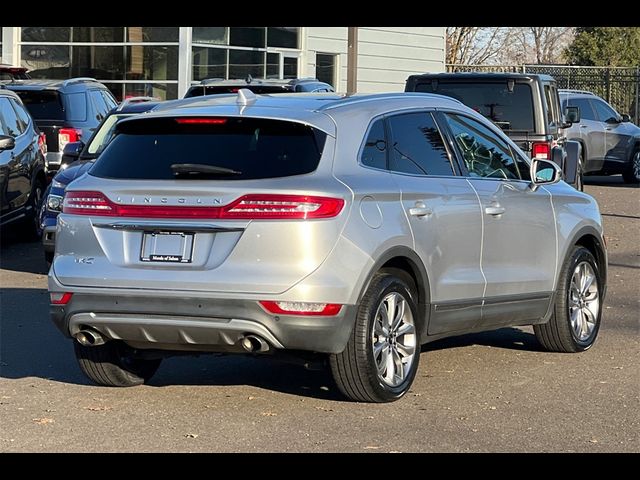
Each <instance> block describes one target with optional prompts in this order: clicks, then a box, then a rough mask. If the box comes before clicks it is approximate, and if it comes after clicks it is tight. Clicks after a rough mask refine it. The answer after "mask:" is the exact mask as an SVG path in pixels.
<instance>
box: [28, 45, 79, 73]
mask: <svg viewBox="0 0 640 480" xmlns="http://www.w3.org/2000/svg"><path fill="white" fill-rule="evenodd" d="M21 50H22V55H21V61H22V62H21V63H22V66H23V67H27V68H28V69H29V74H30V75H31V76H32V77H33V78H53V79H61V80H64V79H66V78H70V75H71V72H70V70H69V65H70V64H71V62H70V60H71V59H70V51H69V47H68V46H67V45H22V49H21Z"/></svg>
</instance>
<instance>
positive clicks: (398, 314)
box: [391, 299, 407, 331]
mask: <svg viewBox="0 0 640 480" xmlns="http://www.w3.org/2000/svg"><path fill="white" fill-rule="evenodd" d="M406 304H407V302H405V301H404V299H400V301H398V302H396V311H395V314H394V316H393V322H392V323H391V331H394V330H395V329H396V328H398V325H400V322H401V321H402V319H403V318H404V309H405V305H406Z"/></svg>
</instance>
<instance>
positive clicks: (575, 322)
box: [569, 307, 581, 333]
mask: <svg viewBox="0 0 640 480" xmlns="http://www.w3.org/2000/svg"><path fill="white" fill-rule="evenodd" d="M580 315H581V313H580V308H578V307H575V308H574V309H573V310H570V314H569V318H570V320H571V326H572V327H573V330H574V332H576V333H577V332H578V331H579V329H580Z"/></svg>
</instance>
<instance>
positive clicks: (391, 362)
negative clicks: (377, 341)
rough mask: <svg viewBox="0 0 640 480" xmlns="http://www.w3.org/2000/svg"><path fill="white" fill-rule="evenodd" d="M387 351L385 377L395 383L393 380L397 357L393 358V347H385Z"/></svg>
mask: <svg viewBox="0 0 640 480" xmlns="http://www.w3.org/2000/svg"><path fill="white" fill-rule="evenodd" d="M385 352H386V359H385V360H386V362H385V369H386V372H385V379H386V380H387V381H388V382H391V384H392V385H393V384H394V383H393V381H394V376H395V373H396V368H395V359H394V358H393V351H392V349H391V347H389V348H386V349H385Z"/></svg>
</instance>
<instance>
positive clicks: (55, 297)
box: [49, 292, 73, 305]
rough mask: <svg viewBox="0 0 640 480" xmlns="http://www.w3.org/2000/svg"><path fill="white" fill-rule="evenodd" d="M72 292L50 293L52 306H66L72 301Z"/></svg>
mask: <svg viewBox="0 0 640 480" xmlns="http://www.w3.org/2000/svg"><path fill="white" fill-rule="evenodd" d="M72 295H73V293H71V292H64V293H63V292H49V299H50V302H51V305H66V304H67V303H69V300H71V296H72Z"/></svg>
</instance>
